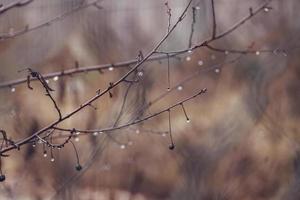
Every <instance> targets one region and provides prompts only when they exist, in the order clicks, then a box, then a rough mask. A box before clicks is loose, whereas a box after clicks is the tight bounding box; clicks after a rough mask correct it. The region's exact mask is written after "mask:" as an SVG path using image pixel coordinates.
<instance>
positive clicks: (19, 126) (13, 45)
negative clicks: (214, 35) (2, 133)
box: [0, 0, 300, 200]
mask: <svg viewBox="0 0 300 200" xmlns="http://www.w3.org/2000/svg"><path fill="white" fill-rule="evenodd" d="M12 1H13V0H0V4H3V5H7V4H8V3H11V2H12ZM84 2H85V1H82V0H51V1H45V0H34V1H33V2H31V3H29V4H28V5H25V6H22V7H15V8H13V9H10V10H8V11H6V12H4V13H2V14H1V15H0V33H1V35H2V34H6V33H14V32H16V31H19V30H24V27H26V26H28V27H29V28H30V27H34V26H36V25H38V24H40V23H44V22H47V21H49V20H50V19H52V18H54V17H56V16H60V15H62V14H63V13H65V12H68V11H70V10H72V9H74V8H77V7H78V6H80V5H82V3H84ZM187 2H188V1H186V0H169V1H168V4H169V7H170V8H171V14H172V17H171V23H172V24H174V23H175V22H176V21H177V19H178V17H179V16H180V14H181V13H182V11H183V9H184V8H185V7H186V5H187ZM262 2H264V1H262V0H250V1H239V0H215V9H216V19H217V25H218V26H217V32H218V33H220V32H223V31H225V30H227V29H228V28H229V27H231V26H232V25H233V24H235V23H237V22H238V21H240V20H241V19H242V18H243V17H244V16H246V15H248V14H249V8H250V7H252V8H256V7H257V6H259V5H261V3H262ZM165 3H166V0H143V1H140V0H122V1H118V0H103V1H100V3H98V5H99V6H101V8H100V7H99V6H98V7H96V6H89V7H86V8H83V9H80V10H78V11H76V12H73V13H71V14H70V15H68V16H66V17H63V18H61V20H57V21H55V22H53V23H51V24H50V25H49V26H44V27H41V28H39V29H36V30H34V31H31V32H27V33H24V34H21V35H19V36H16V37H14V38H11V39H6V40H2V41H0V69H1V71H0V82H1V83H2V82H5V81H10V80H14V79H18V78H24V77H26V76H27V73H26V72H24V71H23V72H18V71H19V70H23V69H25V68H27V67H30V68H32V69H35V70H37V71H39V72H40V73H50V72H54V71H61V70H64V69H70V68H74V67H75V66H76V65H75V63H76V62H77V63H78V64H79V66H80V67H83V66H92V65H98V64H106V63H108V64H109V63H117V62H121V61H126V60H131V59H136V58H137V55H138V52H139V51H142V52H143V53H144V55H146V54H147V52H149V51H150V50H151V49H152V48H153V47H154V46H155V45H156V44H157V42H158V41H159V40H160V39H161V38H162V37H163V36H164V35H165V34H166V32H167V27H168V15H167V12H166V11H167V8H166V6H165ZM192 6H193V7H195V8H197V9H196V13H195V25H194V29H195V31H194V34H193V37H192V44H193V45H196V44H199V43H201V41H203V40H205V39H206V38H208V37H209V36H210V35H211V32H212V30H211V28H212V12H211V4H210V1H209V0H194V1H193V3H192ZM269 6H271V8H270V9H268V10H265V11H263V12H261V13H260V14H258V15H257V16H255V17H254V18H253V19H251V20H250V21H248V22H247V23H245V24H243V25H242V26H241V27H240V28H238V29H237V30H235V31H234V32H233V33H232V34H230V35H228V36H226V37H224V38H222V39H220V40H218V41H216V42H214V43H213V45H214V46H216V47H219V48H223V49H239V50H244V49H247V48H248V47H249V46H252V48H253V49H257V50H260V49H271V50H275V51H274V52H273V51H271V52H268V53H263V52H258V53H255V54H246V55H238V54H231V53H229V54H228V53H226V54H225V53H224V52H215V51H211V50H209V49H207V48H200V49H196V50H194V51H193V52H192V53H185V54H181V55H179V56H177V57H175V58H170V75H171V76H170V78H171V86H172V87H173V86H174V87H175V88H174V90H172V91H171V92H168V93H166V88H167V86H168V82H167V60H166V59H164V60H160V61H153V62H147V63H145V64H143V65H142V67H141V68H140V72H141V73H140V74H139V77H138V79H139V82H138V83H135V84H132V86H131V87H130V89H128V84H126V83H122V84H120V86H118V87H116V88H114V89H113V90H112V93H113V98H109V96H108V95H105V96H103V97H101V98H100V99H99V100H98V101H96V102H95V103H93V106H94V107H96V108H97V109H96V110H95V109H94V108H92V107H88V108H86V109H84V110H83V111H81V112H80V113H78V114H76V115H75V116H73V117H72V118H70V119H68V120H66V121H65V122H64V123H62V124H61V125H60V127H65V128H76V129H102V128H107V127H111V126H113V125H114V124H116V125H122V124H125V123H127V122H128V121H130V120H133V119H136V118H137V117H141V118H142V117H143V116H144V117H145V116H148V115H151V114H154V113H156V112H158V111H160V110H162V109H165V108H167V107H168V106H170V105H172V104H174V103H176V102H179V101H181V100H182V99H184V98H186V97H189V96H191V95H193V94H194V93H196V92H198V91H199V90H200V89H202V88H207V89H208V91H207V93H206V94H204V95H201V96H199V97H197V98H195V99H193V100H191V101H188V102H187V103H185V104H184V106H185V110H186V112H187V115H188V117H189V118H190V120H191V121H190V122H189V123H187V122H186V118H185V115H184V113H183V111H182V109H181V107H176V108H175V109H173V110H172V111H171V125H172V134H173V139H174V142H175V145H176V148H175V149H174V150H173V151H170V150H169V148H168V146H169V144H170V141H169V135H168V130H169V126H168V124H169V121H168V120H169V119H168V113H164V114H162V115H159V116H158V117H155V118H153V119H151V120H147V121H145V122H143V123H140V124H138V125H134V126H130V127H128V128H124V129H120V130H116V131H111V132H108V133H105V134H102V133H99V134H89V135H84V136H80V137H78V138H77V139H76V140H74V143H75V145H76V147H77V150H78V154H79V159H80V163H81V165H82V166H83V170H81V171H80V172H78V171H76V170H75V165H76V156H75V153H74V150H73V148H72V146H71V145H69V144H68V145H66V146H65V147H64V148H63V149H60V150H58V149H54V151H53V156H54V158H55V161H54V162H51V161H50V156H49V155H48V156H47V157H46V158H44V157H43V145H41V144H37V146H36V147H33V146H32V145H25V146H22V147H21V150H20V151H16V150H13V151H11V152H9V154H10V157H8V158H2V171H3V173H4V174H5V175H6V181H5V182H3V183H1V184H0V191H1V195H0V199H25V200H26V199H36V200H38V199H103V200H104V199H111V200H144V199H145V200H146V199H147V200H148V199H153V200H156V199H157V200H159V199H174V200H182V199H187V200H193V199H201V200H230V199H233V200H235V199H238V200H242V199H247V200H251V199H255V200H267V199H272V200H276V199H285V200H294V199H295V200H296V199H299V198H300V192H299V187H300V181H299V178H300V156H299V143H300V137H299V136H298V133H299V129H300V126H299V119H300V106H299V100H300V68H299V59H298V58H299V50H298V48H297V47H298V46H299V45H300V39H299V34H300V29H299V28H300V21H299V19H300V16H299V15H300V14H299V12H297V11H298V10H299V8H300V7H299V2H298V1H297V0H289V1H280V0H273V1H272V2H271V3H270V5H269ZM192 13H193V12H192V8H190V9H189V10H188V13H187V16H186V17H185V18H184V20H183V21H182V22H181V23H180V24H179V25H178V27H177V28H176V30H175V31H174V32H173V33H172V34H171V36H170V37H169V38H168V39H167V40H166V42H165V43H164V44H163V45H162V46H161V48H160V50H161V51H166V52H168V51H176V50H182V49H187V48H188V47H189V38H190V33H191V26H192V21H193V19H192V18H193V15H192ZM276 49H284V50H285V51H284V53H283V52H282V51H276ZM236 58H239V59H238V60H236V62H233V63H232V62H231V63H230V61H232V60H235V59H236ZM216 65H217V66H216ZM130 67H132V66H128V67H123V68H111V69H110V70H103V71H102V72H101V73H99V72H87V73H81V74H79V75H73V76H66V77H59V78H54V79H49V80H48V81H49V85H50V86H51V87H52V88H53V89H54V90H55V92H53V96H54V97H55V99H56V101H57V103H58V105H59V107H60V109H61V111H62V113H64V114H66V113H69V112H71V111H72V110H74V109H75V108H77V107H78V106H79V105H80V104H82V103H83V102H85V101H86V100H87V99H89V98H90V97H92V96H93V95H95V93H96V90H97V89H99V88H100V89H101V90H104V89H105V88H107V86H108V85H109V82H113V81H116V80H118V78H120V77H121V76H122V75H123V74H125V73H126V72H127V71H128V70H129V69H130ZM188 77H190V78H189V79H188V81H184V82H183V80H185V79H187V78H188ZM32 87H33V88H34V90H29V89H28V88H27V86H26V84H22V85H17V86H15V87H10V88H9V87H8V88H4V89H1V90H0V113H1V117H0V129H4V130H6V132H7V134H8V136H9V137H10V138H12V139H13V140H15V141H18V140H20V139H22V138H25V137H27V136H30V135H32V134H33V133H35V132H36V131H38V130H40V129H41V128H43V127H44V126H46V125H48V124H49V123H51V122H53V121H54V120H56V119H57V113H56V111H55V109H54V107H53V105H52V103H51V101H50V99H49V98H47V97H46V96H45V95H44V93H45V92H44V90H43V87H41V85H40V84H39V83H38V82H33V83H32ZM127 91H128V92H127ZM126 93H128V94H127V100H126V102H125V103H124V95H126ZM162 94H165V95H164V96H161V95H162ZM149 102H152V104H151V105H150V106H149V107H147V105H148V104H149ZM123 103H124V109H121V108H122V105H123ZM145 108H147V109H145ZM120 110H122V113H121V114H120ZM117 119H118V120H117ZM55 134H57V135H59V134H60V132H59V131H56V132H55ZM48 153H49V152H48Z"/></svg>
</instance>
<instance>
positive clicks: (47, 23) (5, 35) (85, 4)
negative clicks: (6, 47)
mask: <svg viewBox="0 0 300 200" xmlns="http://www.w3.org/2000/svg"><path fill="white" fill-rule="evenodd" d="M99 1H100V0H94V1H91V2H88V1H84V2H83V3H82V4H80V5H78V6H77V7H75V8H73V9H71V10H69V11H66V12H64V13H63V14H61V15H58V16H56V17H54V18H52V19H50V20H47V21H45V22H41V23H40V24H37V25H35V26H32V27H30V26H29V25H27V26H25V27H24V28H23V29H22V30H18V31H15V32H13V33H2V34H0V41H4V40H7V39H12V38H15V37H18V36H20V35H24V34H26V33H29V32H33V31H35V30H38V29H40V28H42V27H46V26H50V25H52V24H53V23H55V22H58V21H61V20H63V19H65V18H66V17H67V16H69V15H72V14H74V13H76V12H78V11H80V10H82V9H84V8H87V7H90V6H95V5H97V3H98V2H99ZM98 6H99V5H98Z"/></svg>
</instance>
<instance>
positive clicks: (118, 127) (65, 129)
mask: <svg viewBox="0 0 300 200" xmlns="http://www.w3.org/2000/svg"><path fill="white" fill-rule="evenodd" d="M206 91H207V89H206V88H204V89H202V90H200V92H197V93H196V94H194V95H192V96H190V97H188V98H186V99H184V100H181V101H179V102H177V103H175V104H173V105H171V106H169V107H167V108H165V109H163V110H161V111H159V112H157V113H154V114H152V115H149V116H147V117H144V118H141V119H138V120H134V121H133V122H129V123H126V124H123V125H120V126H116V127H110V128H104V129H93V130H80V129H76V130H77V131H78V132H79V133H81V134H79V135H82V134H89V133H94V132H103V133H105V132H111V131H115V130H118V129H123V128H127V127H129V126H133V125H136V124H140V123H141V122H144V121H146V120H149V119H152V118H154V117H156V116H158V115H161V114H162V113H165V112H167V111H169V110H171V109H173V108H175V107H177V106H180V105H181V104H183V103H185V102H187V101H190V100H192V99H194V98H196V97H198V96H199V95H201V94H204V93H206ZM54 129H56V130H59V131H65V132H70V131H71V130H72V129H67V128H59V127H55V128H54Z"/></svg>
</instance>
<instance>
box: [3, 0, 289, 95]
mask: <svg viewBox="0 0 300 200" xmlns="http://www.w3.org/2000/svg"><path fill="white" fill-rule="evenodd" d="M271 1H272V0H267V1H266V2H265V3H263V4H262V5H260V6H258V8H257V9H255V10H254V11H252V14H249V15H247V16H245V17H244V18H243V19H242V20H240V21H239V22H238V23H236V24H234V25H233V26H232V27H230V28H228V29H227V30H226V31H224V32H223V33H221V34H219V35H217V36H216V37H215V38H214V39H213V38H209V39H206V40H204V41H203V42H201V43H199V44H197V45H195V46H193V47H191V48H188V49H183V50H178V51H170V52H162V51H161V52H159V51H155V52H154V53H159V54H162V55H158V56H152V54H151V56H150V57H149V58H148V59H147V60H145V61H144V62H150V61H157V60H163V59H168V58H171V57H175V56H178V55H182V54H185V53H188V52H189V51H193V50H195V49H198V48H201V47H205V46H206V47H208V46H209V44H210V43H212V42H213V41H215V40H218V39H220V38H222V37H225V36H226V35H228V34H230V33H231V32H233V31H234V30H236V29H237V28H239V27H240V26H242V25H243V24H244V23H246V22H247V21H249V20H250V19H251V18H252V17H254V16H255V15H257V14H258V13H259V12H261V11H263V10H264V8H266V7H267V5H268V4H269V3H270V2H271ZM182 17H183V16H182ZM273 51H274V53H275V54H277V52H278V49H275V50H273ZM280 51H285V50H280ZM224 52H225V51H224ZM260 52H266V53H271V51H270V50H267V51H265V50H260ZM232 53H234V51H232ZM138 62H140V61H139V59H133V60H128V61H124V62H119V63H115V64H103V65H96V66H88V67H74V68H71V69H68V70H64V71H60V72H53V73H49V74H42V76H43V77H44V78H45V79H49V78H53V77H56V76H57V77H62V76H68V75H73V74H78V73H84V72H90V71H101V70H106V69H109V68H111V67H114V68H123V67H128V66H129V65H132V64H137V63H138ZM26 81H27V79H26V78H22V79H17V80H12V81H7V82H4V83H0V89H3V88H8V87H13V86H16V85H19V84H23V83H26ZM31 81H36V79H32V80H31Z"/></svg>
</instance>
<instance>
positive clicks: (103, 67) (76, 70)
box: [0, 54, 178, 89]
mask: <svg viewBox="0 0 300 200" xmlns="http://www.w3.org/2000/svg"><path fill="white" fill-rule="evenodd" d="M177 55H178V54H170V55H169V56H167V55H159V56H151V57H150V58H149V59H147V60H146V61H145V62H152V61H158V60H163V59H167V58H168V57H175V56H177ZM138 62H139V60H138V59H132V60H128V61H123V62H118V63H114V64H103V65H95V66H87V67H76V66H75V67H74V68H71V69H67V70H63V71H58V72H52V73H49V74H41V75H42V76H43V77H44V78H45V79H50V78H54V77H63V76H72V75H75V74H80V73H85V72H98V71H102V70H108V69H109V68H111V67H113V68H124V67H125V68H126V67H129V66H130V65H132V64H137V63H138ZM37 80H38V79H35V78H33V79H31V80H30V81H37ZM26 82H27V78H21V79H17V80H12V81H7V82H3V83H0V89H4V88H8V87H13V86H16V85H20V84H23V83H26Z"/></svg>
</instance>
